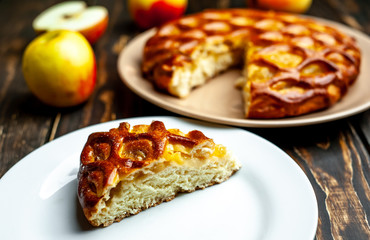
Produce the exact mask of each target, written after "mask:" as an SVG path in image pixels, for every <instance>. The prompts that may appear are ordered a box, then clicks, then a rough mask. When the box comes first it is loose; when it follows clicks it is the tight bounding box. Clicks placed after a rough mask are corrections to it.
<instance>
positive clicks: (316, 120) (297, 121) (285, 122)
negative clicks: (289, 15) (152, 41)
mask: <svg viewBox="0 0 370 240" xmlns="http://www.w3.org/2000/svg"><path fill="white" fill-rule="evenodd" d="M301 16H302V17H305V18H308V19H313V20H315V21H319V22H322V23H323V24H326V25H331V26H334V27H336V28H338V29H339V30H340V31H342V32H344V33H346V34H348V35H350V36H353V35H356V36H358V37H360V38H361V41H366V42H367V44H368V45H369V47H370V38H369V36H367V35H366V34H365V33H363V32H361V31H359V30H357V29H353V28H350V27H349V26H346V25H344V24H342V23H338V22H335V21H332V20H328V19H323V18H319V17H315V16H308V15H301ZM154 32H155V28H152V29H149V30H146V31H144V32H142V33H140V34H139V35H137V36H135V37H134V38H133V39H131V40H130V42H129V43H128V44H127V45H126V46H125V48H124V49H123V50H122V51H121V52H120V53H119V56H118V60H117V69H118V73H119V76H120V78H121V81H122V82H123V83H124V84H125V85H126V86H127V87H128V88H129V89H130V90H131V91H133V92H134V93H135V94H137V95H138V96H140V97H141V98H143V99H145V100H146V101H148V102H151V103H153V104H155V105H157V106H159V107H161V108H163V109H166V110H168V111H171V112H174V113H177V114H180V115H183V116H186V117H191V118H195V119H199V120H205V121H209V122H213V123H219V124H226V125H231V126H239V127H251V128H277V127H300V126H307V125H315V124H320V123H326V122H331V121H335V120H339V119H343V118H346V117H350V116H353V115H355V114H358V113H361V112H364V111H366V110H368V109H369V108H370V100H368V101H367V102H364V103H362V104H359V105H356V106H354V107H351V108H348V109H347V108H346V109H343V110H341V111H339V112H334V113H329V114H326V115H325V114H324V115H322V116H321V115H319V116H313V117H310V113H309V114H306V115H302V116H297V117H288V118H282V119H247V118H244V119H243V118H233V117H222V116H212V115H211V116H209V115H205V114H203V113H200V112H199V111H197V112H194V111H192V110H187V109H184V108H182V107H181V106H179V105H178V104H176V103H171V102H167V101H166V99H164V98H163V97H161V95H162V94H163V93H159V92H155V93H154V94H155V95H157V96H156V97H153V96H152V94H149V95H148V94H147V93H146V91H144V90H142V89H140V88H138V87H136V86H134V85H133V84H132V83H130V81H129V78H130V77H129V76H128V75H127V74H126V71H124V69H123V67H120V66H123V63H124V61H125V56H126V54H127V51H128V49H130V47H132V45H133V44H134V43H135V42H136V41H137V40H139V39H141V38H148V37H149V36H150V35H151V34H154ZM361 64H363V61H361ZM226 72H227V71H226ZM360 75H361V72H360V74H359V76H360ZM142 79H144V78H142ZM163 95H164V94H163ZM165 96H166V97H167V95H165ZM345 97H346V95H345V96H344V98H345ZM344 98H343V99H341V100H340V101H344V100H345V99H344ZM338 104H340V102H338V103H336V104H335V105H338ZM335 105H334V106H335ZM329 110H330V109H329ZM326 111H328V109H324V110H321V111H318V112H317V113H322V112H323V113H325V112H326ZM315 113H316V112H314V113H311V114H315Z"/></svg>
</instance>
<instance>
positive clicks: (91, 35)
mask: <svg viewBox="0 0 370 240" xmlns="http://www.w3.org/2000/svg"><path fill="white" fill-rule="evenodd" d="M107 26H108V10H107V9H106V8H105V7H103V6H90V7H87V6H86V3H85V2H82V1H68V2H62V3H58V4H56V5H53V6H52V7H50V8H48V9H46V10H45V11H43V12H42V13H40V14H39V15H38V16H37V17H36V18H35V19H34V21H33V23H32V27H33V29H34V30H35V32H36V33H43V32H46V31H52V30H71V31H77V32H80V33H82V35H84V36H85V37H86V38H87V40H88V41H89V42H90V43H91V44H93V43H95V42H96V41H97V40H98V39H99V38H100V37H101V36H102V35H103V33H104V32H105V30H106V28H107Z"/></svg>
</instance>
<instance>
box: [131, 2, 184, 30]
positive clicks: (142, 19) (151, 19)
mask: <svg viewBox="0 0 370 240" xmlns="http://www.w3.org/2000/svg"><path fill="white" fill-rule="evenodd" d="M187 3H188V2H187V0H128V6H129V10H130V13H131V16H132V17H133V19H134V21H135V22H136V23H137V25H138V26H139V27H141V28H143V29H147V28H151V27H155V26H159V25H161V24H163V23H165V22H167V21H170V20H173V19H177V18H179V17H181V16H182V15H183V14H184V12H185V10H186V6H187Z"/></svg>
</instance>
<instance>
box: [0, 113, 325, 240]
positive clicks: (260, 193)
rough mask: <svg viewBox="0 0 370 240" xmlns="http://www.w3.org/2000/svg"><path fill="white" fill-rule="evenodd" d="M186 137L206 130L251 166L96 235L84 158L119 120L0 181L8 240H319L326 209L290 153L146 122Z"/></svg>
mask: <svg viewBox="0 0 370 240" xmlns="http://www.w3.org/2000/svg"><path fill="white" fill-rule="evenodd" d="M152 120H160V121H163V122H164V123H165V125H166V127H167V128H179V129H181V130H183V131H184V132H187V131H190V130H193V129H198V130H201V131H203V132H204V133H205V134H206V135H207V136H209V137H211V138H213V139H214V140H215V142H218V143H223V144H224V145H226V146H227V147H229V148H230V149H231V150H232V151H233V152H234V153H235V154H236V156H237V157H238V158H239V159H240V160H241V162H242V164H243V167H242V168H241V170H240V171H238V172H237V173H236V174H235V175H233V176H232V177H231V178H230V179H229V180H228V181H226V182H224V183H222V184H218V185H215V186H212V187H209V188H206V189H204V190H198V191H195V192H193V193H187V194H181V195H179V196H178V197H176V198H175V199H174V200H172V201H170V202H167V203H162V204H160V205H158V206H156V207H153V208H150V209H148V210H146V211H143V212H141V213H139V214H138V215H136V216H132V217H129V218H126V219H124V220H122V221H121V222H120V223H114V224H113V225H111V226H109V227H107V228H92V227H90V225H89V224H88V223H87V221H86V220H85V218H84V216H83V213H82V210H81V208H80V206H79V204H78V200H77V197H76V191H77V180H76V174H77V171H78V167H79V154H80V152H81V150H82V147H83V145H84V143H85V141H86V139H87V137H88V135H89V134H90V133H92V132H96V131H106V130H109V129H110V128H115V127H118V123H119V122H121V121H122V120H120V121H113V122H108V123H103V124H98V125H94V126H91V127H87V128H84V129H81V130H78V131H75V132H73V133H70V134H67V135H65V136H63V137H60V138H58V139H56V140H54V141H52V142H50V143H48V144H45V145H44V146H42V147H41V148H39V149H37V150H35V151H34V152H32V153H30V154H29V155H28V156H26V157H25V158H24V159H22V160H21V161H20V162H19V163H18V164H16V165H15V166H14V167H13V168H11V169H10V170H9V171H8V172H7V173H6V174H5V175H4V176H3V178H2V179H1V180H0V192H1V198H0V213H1V218H0V226H1V238H2V239H28V238H29V237H31V238H33V239H38V240H42V239H63V240H65V239H68V240H72V239H88V240H93V239H99V240H100V239H151V240H155V239H161V240H164V239H213V240H216V239H249V240H257V239H258V240H268V239H271V240H275V239H284V240H297V239H300V240H312V239H313V238H314V235H315V232H316V226H317V221H318V209H317V203H316V198H315V194H314V192H313V189H312V187H311V185H310V182H309V181H308V179H307V178H306V176H305V174H304V173H303V172H302V170H301V169H300V168H299V166H298V165H297V164H296V163H295V162H294V160H292V159H291V158H290V157H289V156H288V155H287V154H285V153H284V152H283V151H282V150H280V149H279V148H277V147H276V146H275V145H273V144H271V143H270V142H268V141H266V140H264V139H262V138H261V137H258V136H256V135H254V134H252V133H250V132H247V131H244V130H240V129H236V128H229V127H222V126H217V125H211V124H205V123H202V122H198V121H193V120H187V119H179V118H170V117H145V118H132V119H125V121H128V122H129V123H130V124H131V125H135V124H149V123H150V122H151V121H152Z"/></svg>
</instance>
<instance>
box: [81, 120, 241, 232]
mask: <svg viewBox="0 0 370 240" xmlns="http://www.w3.org/2000/svg"><path fill="white" fill-rule="evenodd" d="M240 167H241V165H240V163H239V162H238V161H237V160H236V158H235V157H233V155H232V154H231V152H230V150H228V149H227V148H226V147H225V146H223V145H221V144H215V143H214V141H213V140H212V139H210V138H208V137H206V136H205V135H204V134H203V133H202V132H200V131H197V130H193V131H190V132H189V133H187V134H185V133H183V132H181V131H180V130H178V129H168V130H167V129H166V127H165V125H164V124H163V122H160V121H153V122H152V123H151V124H150V125H135V126H133V127H130V125H129V123H127V122H124V123H121V124H120V125H119V127H118V128H113V129H111V130H109V131H108V132H96V133H92V134H91V135H90V136H89V138H88V140H87V142H86V144H85V146H84V148H83V150H82V153H81V164H80V169H79V173H78V199H79V201H80V204H81V206H82V208H83V212H84V214H85V216H86V218H87V220H88V221H89V222H90V223H91V224H92V225H93V226H108V225H110V224H112V223H113V222H118V221H120V220H122V219H123V218H125V217H127V216H130V215H134V214H137V213H139V212H140V211H142V210H145V209H147V208H150V207H152V206H155V205H158V204H160V203H162V202H164V201H170V200H172V199H173V198H174V197H175V196H176V194H177V193H179V192H192V191H195V190H196V189H203V188H205V187H208V186H211V185H213V184H216V183H221V182H223V181H225V180H227V179H228V178H229V177H230V176H231V175H232V174H233V173H234V172H236V171H237V170H238V169H239V168H240Z"/></svg>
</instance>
